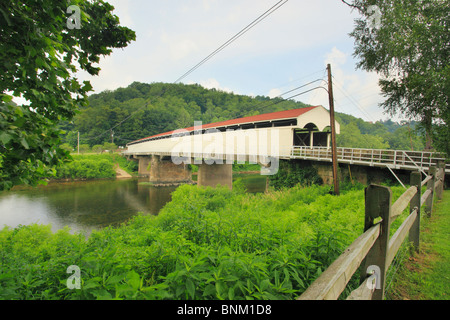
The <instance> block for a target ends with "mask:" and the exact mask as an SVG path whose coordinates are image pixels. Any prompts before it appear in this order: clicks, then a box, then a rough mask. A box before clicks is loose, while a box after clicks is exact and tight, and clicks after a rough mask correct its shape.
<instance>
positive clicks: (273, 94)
mask: <svg viewBox="0 0 450 320" xmlns="http://www.w3.org/2000/svg"><path fill="white" fill-rule="evenodd" d="M280 94H282V92H281V90H280V89H272V90H270V91H269V94H268V96H269V98H271V99H273V98H276V97H278V96H279V95H280Z"/></svg>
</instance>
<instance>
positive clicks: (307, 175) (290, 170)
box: [269, 161, 323, 190]
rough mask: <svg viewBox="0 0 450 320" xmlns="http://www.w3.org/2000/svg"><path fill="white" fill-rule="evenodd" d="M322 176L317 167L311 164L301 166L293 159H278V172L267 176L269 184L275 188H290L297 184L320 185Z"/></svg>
mask: <svg viewBox="0 0 450 320" xmlns="http://www.w3.org/2000/svg"><path fill="white" fill-rule="evenodd" d="M322 183H323V181H322V178H321V177H320V176H319V174H318V172H317V169H315V168H314V167H312V166H306V167H305V166H302V165H301V164H300V163H299V162H295V161H280V167H279V172H278V173H277V174H276V175H273V176H269V186H271V187H273V188H274V189H275V190H281V189H284V188H292V187H294V186H296V185H297V184H300V185H302V186H311V185H313V184H318V185H321V184H322Z"/></svg>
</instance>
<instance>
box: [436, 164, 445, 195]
mask: <svg viewBox="0 0 450 320" xmlns="http://www.w3.org/2000/svg"><path fill="white" fill-rule="evenodd" d="M437 172H438V176H437V178H438V180H440V181H441V183H440V184H439V187H438V188H437V189H436V196H437V198H438V199H439V200H442V192H443V191H444V183H445V162H443V161H439V164H438V169H437ZM440 172H442V174H439V173H440Z"/></svg>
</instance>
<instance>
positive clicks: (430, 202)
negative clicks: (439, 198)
mask: <svg viewBox="0 0 450 320" xmlns="http://www.w3.org/2000/svg"><path fill="white" fill-rule="evenodd" d="M436 172H437V170H436V167H435V166H433V167H431V168H430V170H429V172H428V174H429V175H431V176H433V179H431V180H430V181H428V184H427V190H431V194H430V195H429V196H428V199H427V200H426V201H425V212H426V213H427V215H428V217H431V214H432V212H433V200H434V185H435V184H436Z"/></svg>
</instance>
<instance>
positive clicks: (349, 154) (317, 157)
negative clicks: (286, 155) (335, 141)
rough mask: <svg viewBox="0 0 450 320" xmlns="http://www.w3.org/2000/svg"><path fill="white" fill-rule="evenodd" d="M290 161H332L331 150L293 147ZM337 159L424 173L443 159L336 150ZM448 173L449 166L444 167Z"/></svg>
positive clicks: (417, 154) (433, 155)
mask: <svg viewBox="0 0 450 320" xmlns="http://www.w3.org/2000/svg"><path fill="white" fill-rule="evenodd" d="M290 159H302V160H314V161H325V162H331V161H332V153H331V148H326V147H313V148H311V147H293V148H292V152H291V156H290ZM337 159H338V162H340V163H348V164H358V165H364V166H371V167H383V168H386V167H387V168H390V169H405V170H420V171H422V172H424V173H425V172H426V171H427V170H428V169H429V168H430V167H431V166H437V165H438V163H439V162H440V161H443V162H445V158H443V157H442V155H440V154H436V153H432V152H419V151H403V150H380V149H356V148H337ZM445 172H446V173H450V164H447V165H446V167H445Z"/></svg>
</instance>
